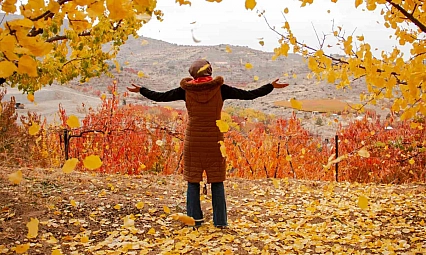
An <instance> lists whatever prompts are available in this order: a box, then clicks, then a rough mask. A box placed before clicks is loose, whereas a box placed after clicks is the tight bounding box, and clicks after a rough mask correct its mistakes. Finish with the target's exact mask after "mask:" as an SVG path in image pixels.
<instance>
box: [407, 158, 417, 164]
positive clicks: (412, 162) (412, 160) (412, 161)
mask: <svg viewBox="0 0 426 255" xmlns="http://www.w3.org/2000/svg"><path fill="white" fill-rule="evenodd" d="M408 163H410V165H414V163H416V161H414V159H413V158H411V159H410V160H408Z"/></svg>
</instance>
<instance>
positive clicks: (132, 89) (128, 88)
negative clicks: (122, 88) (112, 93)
mask: <svg viewBox="0 0 426 255" xmlns="http://www.w3.org/2000/svg"><path fill="white" fill-rule="evenodd" d="M132 86H133V87H127V90H128V91H130V92H135V93H140V91H141V86H138V85H135V84H133V83H132Z"/></svg>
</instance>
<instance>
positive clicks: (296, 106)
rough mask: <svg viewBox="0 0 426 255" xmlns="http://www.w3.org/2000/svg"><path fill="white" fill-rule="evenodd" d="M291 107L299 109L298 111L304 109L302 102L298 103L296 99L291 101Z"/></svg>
mask: <svg viewBox="0 0 426 255" xmlns="http://www.w3.org/2000/svg"><path fill="white" fill-rule="evenodd" d="M290 105H291V107H292V108H294V109H297V110H301V109H302V102H300V101H297V100H296V99H294V98H292V99H290Z"/></svg>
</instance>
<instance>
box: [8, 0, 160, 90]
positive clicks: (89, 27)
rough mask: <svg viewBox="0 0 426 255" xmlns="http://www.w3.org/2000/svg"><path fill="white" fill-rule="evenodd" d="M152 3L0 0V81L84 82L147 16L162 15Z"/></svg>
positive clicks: (24, 85) (26, 84) (22, 84)
mask: <svg viewBox="0 0 426 255" xmlns="http://www.w3.org/2000/svg"><path fill="white" fill-rule="evenodd" d="M156 3H157V2H156V0H134V1H131V0H49V1H43V0H29V1H28V3H26V4H21V5H19V8H18V9H17V7H16V6H17V0H5V1H2V2H1V10H2V11H3V12H5V14H4V16H3V19H2V20H1V21H2V28H0V83H1V84H2V85H3V86H4V85H5V84H7V85H10V86H12V87H15V86H17V87H18V88H19V89H20V90H22V91H24V92H33V91H36V90H38V89H40V88H41V87H42V86H43V85H46V84H52V83H53V82H54V81H58V82H60V83H64V82H66V81H69V80H71V79H74V78H76V77H79V78H80V79H81V80H82V81H85V80H86V79H88V78H91V77H94V76H99V75H100V74H101V73H105V72H107V71H108V64H107V62H106V60H109V59H114V58H115V56H116V54H117V53H118V50H119V47H120V45H122V44H123V43H124V42H125V41H126V40H127V39H128V37H129V36H130V35H133V36H137V34H136V32H137V31H138V30H139V29H140V28H141V27H142V25H143V24H144V23H146V22H147V21H148V20H149V19H150V18H151V17H152V16H156V17H157V18H158V19H161V17H162V13H161V11H158V10H155V8H156ZM17 14H19V15H17ZM105 45H108V46H109V47H106V49H105V48H104V49H103V47H105ZM117 64H118V63H116V65H117Z"/></svg>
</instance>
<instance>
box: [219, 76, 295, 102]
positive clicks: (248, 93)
mask: <svg viewBox="0 0 426 255" xmlns="http://www.w3.org/2000/svg"><path fill="white" fill-rule="evenodd" d="M288 85H289V84H288V83H278V79H276V80H275V81H273V82H272V83H268V84H266V85H263V86H262V87H260V88H257V89H253V90H243V89H239V88H235V87H231V86H228V85H226V84H224V85H222V87H221V92H222V99H223V100H226V99H240V100H253V99H256V98H258V97H263V96H266V95H268V94H269V93H271V92H272V90H273V89H274V88H285V87H287V86H288Z"/></svg>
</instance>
